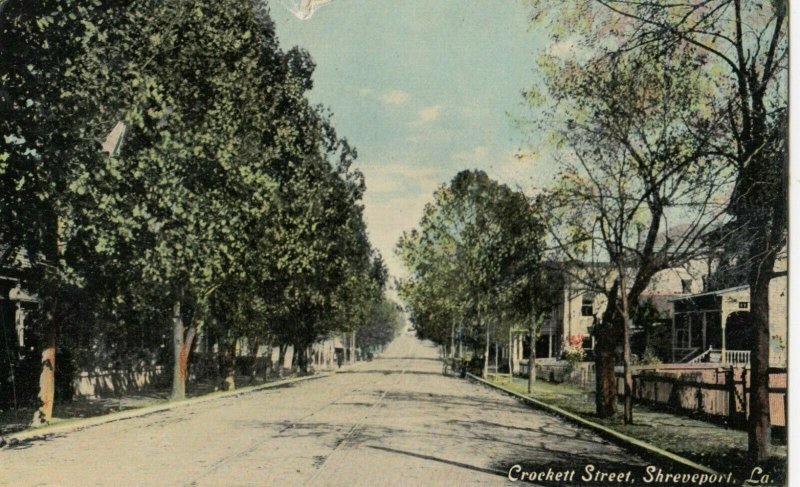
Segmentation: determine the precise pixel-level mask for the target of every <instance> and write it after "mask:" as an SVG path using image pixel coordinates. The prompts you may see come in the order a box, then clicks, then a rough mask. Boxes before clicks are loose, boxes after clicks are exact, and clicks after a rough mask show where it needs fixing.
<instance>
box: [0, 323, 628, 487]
mask: <svg viewBox="0 0 800 487" xmlns="http://www.w3.org/2000/svg"><path fill="white" fill-rule="evenodd" d="M515 464H522V465H524V466H526V468H527V469H528V470H536V469H538V470H546V469H548V468H553V469H554V470H564V469H577V470H578V474H577V475H578V476H580V475H581V474H582V472H583V469H584V466H585V465H587V464H594V465H599V466H602V468H606V469H608V470H617V471H624V470H626V469H629V467H630V466H632V465H634V464H636V465H641V464H642V461H641V460H640V459H638V458H637V457H636V456H635V455H633V454H632V453H629V452H627V451H624V450H622V449H621V448H619V447H616V446H614V445H611V444H609V443H607V442H606V441H604V440H602V439H600V438H599V437H597V436H596V435H594V434H593V433H591V432H589V431H586V430H583V429H580V428H578V427H576V426H573V425H570V424H568V423H565V422H563V421H562V420H560V419H558V418H555V417H553V416H550V415H547V414H544V413H541V412H539V411H535V410H533V409H530V408H529V407H526V406H524V405H522V404H521V403H519V402H517V401H516V400H514V399H513V398H511V397H508V396H506V395H503V394H501V393H498V392H495V391H491V390H488V389H487V388H485V387H482V386H479V385H476V384H472V383H469V382H467V381H464V380H460V379H456V378H451V377H444V376H443V375H442V374H441V362H440V361H439V360H438V358H437V352H436V349H435V348H434V347H433V346H431V345H430V344H428V343H425V342H421V341H418V340H417V339H416V338H414V337H413V336H409V335H403V336H400V337H399V338H398V339H397V340H395V342H394V343H392V344H391V345H390V346H389V347H388V348H387V350H386V351H385V352H384V354H383V356H382V357H381V358H379V359H376V360H374V361H372V362H365V363H360V364H358V365H356V366H354V367H350V368H348V369H342V371H340V372H339V373H337V374H336V375H334V376H332V377H328V378H322V379H316V380H311V381H308V382H302V383H299V384H297V385H294V386H291V387H285V388H279V389H272V390H265V391H261V392H256V393H252V394H247V395H244V396H241V397H233V398H227V399H220V400H217V401H209V402H205V403H202V404H197V405H190V406H186V407H182V408H177V409H175V410H172V411H168V412H163V413H157V414H152V415H149V416H144V417H139V418H134V419H130V420H126V421H120V422H115V423H108V424H105V425H101V426H97V427H93V428H90V429H87V430H83V431H78V432H74V433H69V434H65V435H61V436H57V437H52V438H48V439H47V440H39V441H33V442H30V443H26V444H21V445H18V446H17V447H15V448H5V449H2V450H0V484H2V485H13V486H27V485H76V486H89V485H110V486H111V485H113V486H123V485H125V486H126V485H202V486H227V485H232V486H233V485H255V486H268V485H280V486H284V485H364V486H378V485H415V486H416V485H453V486H461V485H509V484H510V482H509V480H508V479H507V474H508V469H509V467H511V466H512V465H515ZM575 480H576V483H577V480H578V478H577V477H576V478H575ZM529 485H530V484H529ZM549 485H554V484H552V483H550V484H549Z"/></svg>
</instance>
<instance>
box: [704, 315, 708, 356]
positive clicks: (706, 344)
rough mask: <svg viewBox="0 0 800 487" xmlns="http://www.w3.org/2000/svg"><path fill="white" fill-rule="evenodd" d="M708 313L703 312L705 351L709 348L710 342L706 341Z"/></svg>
mask: <svg viewBox="0 0 800 487" xmlns="http://www.w3.org/2000/svg"><path fill="white" fill-rule="evenodd" d="M707 315H708V313H705V312H704V313H703V351H706V350H708V349H707V348H706V347H707V346H708V343H706V324H707V323H706V316H707Z"/></svg>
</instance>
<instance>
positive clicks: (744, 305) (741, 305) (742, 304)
mask: <svg viewBox="0 0 800 487" xmlns="http://www.w3.org/2000/svg"><path fill="white" fill-rule="evenodd" d="M749 307H750V303H749V302H748V301H739V309H747V308H749Z"/></svg>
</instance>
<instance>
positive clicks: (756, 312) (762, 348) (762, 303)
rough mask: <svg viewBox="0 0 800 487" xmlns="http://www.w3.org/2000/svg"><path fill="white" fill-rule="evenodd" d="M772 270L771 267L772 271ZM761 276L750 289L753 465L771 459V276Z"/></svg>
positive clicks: (750, 451) (749, 432)
mask: <svg viewBox="0 0 800 487" xmlns="http://www.w3.org/2000/svg"><path fill="white" fill-rule="evenodd" d="M771 270H772V268H771V267H770V271H771ZM764 274H766V273H765V272H762V273H760V275H759V276H757V277H756V279H753V280H754V281H755V282H752V283H751V287H750V310H751V311H750V316H751V319H752V320H753V324H752V326H753V341H752V343H753V350H752V356H751V358H750V416H749V417H748V428H747V440H748V441H747V444H748V454H749V456H750V460H751V461H752V462H753V463H761V462H763V461H765V460H767V458H769V445H770V440H771V439H770V428H771V423H770V411H769V281H770V279H769V277H768V276H765V275H764Z"/></svg>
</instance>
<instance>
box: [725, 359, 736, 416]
mask: <svg viewBox="0 0 800 487" xmlns="http://www.w3.org/2000/svg"><path fill="white" fill-rule="evenodd" d="M725 385H726V386H727V389H728V421H730V422H734V420H735V419H737V414H736V382H735V379H734V376H733V366H731V367H730V369H728V370H726V371H725Z"/></svg>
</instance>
